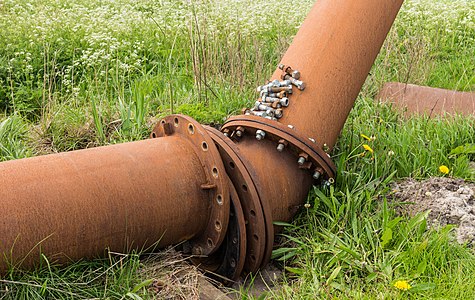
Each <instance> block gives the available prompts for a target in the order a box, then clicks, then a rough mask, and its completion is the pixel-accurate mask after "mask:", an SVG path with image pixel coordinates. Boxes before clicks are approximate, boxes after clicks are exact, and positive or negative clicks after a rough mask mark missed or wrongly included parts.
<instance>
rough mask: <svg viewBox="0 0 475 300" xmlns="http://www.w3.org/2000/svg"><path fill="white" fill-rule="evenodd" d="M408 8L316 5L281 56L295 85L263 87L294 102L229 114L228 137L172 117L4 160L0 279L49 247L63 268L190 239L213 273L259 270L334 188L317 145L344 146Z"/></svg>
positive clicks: (351, 2) (346, 1) (0, 171)
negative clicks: (109, 137) (92, 141)
mask: <svg viewBox="0 0 475 300" xmlns="http://www.w3.org/2000/svg"><path fill="white" fill-rule="evenodd" d="M401 3H402V0H385V1H381V0H339V1H334V0H321V1H318V2H317V3H316V4H315V6H314V7H313V9H312V10H311V12H310V14H309V16H308V17H307V19H306V21H305V23H304V24H303V25H302V27H301V29H300V30H299V32H298V33H297V35H296V37H295V39H294V42H293V43H292V45H291V46H290V48H289V49H288V51H287V52H286V54H285V56H284V57H283V59H282V64H283V66H281V68H282V69H284V70H285V72H287V74H288V76H286V75H285V74H284V78H286V79H288V83H287V84H286V86H280V87H278V86H268V87H266V91H263V92H264V93H268V94H267V96H268V97H271V98H273V97H284V94H285V95H286V96H289V97H290V103H289V102H288V101H287V100H288V99H286V100H285V101H284V100H282V99H280V100H279V99H277V100H276V99H268V100H269V101H271V102H275V101H279V103H280V101H281V100H282V103H281V105H282V108H281V109H277V104H275V107H274V108H275V110H274V112H275V114H273V116H274V117H275V118H274V117H270V119H269V118H265V117H259V116H258V115H259V114H256V115H255V116H251V115H249V116H248V115H240V116H236V117H231V118H230V119H229V120H228V121H227V122H226V123H225V124H224V125H223V128H222V129H221V132H219V131H217V130H214V129H212V128H209V127H207V128H204V127H202V126H201V125H200V124H198V123H197V122H196V121H195V120H193V119H192V118H190V117H187V116H182V115H172V116H168V117H165V118H164V119H162V120H161V121H160V122H159V123H158V124H157V125H156V126H155V128H154V129H153V131H152V133H151V139H149V140H146V141H140V142H132V143H125V144H120V145H113V146H107V147H99V148H95V149H88V150H81V151H74V152H69V153H62V154H55V155H49V156H43V157H37V158H31V159H23V160H18V161H10V162H5V163H1V164H0V182H1V184H2V186H1V189H0V211H1V213H2V214H3V215H2V219H1V221H0V224H1V227H0V255H2V257H3V256H5V259H2V258H0V273H1V272H5V271H6V269H7V267H8V264H9V263H12V264H13V265H15V266H19V265H21V266H20V267H21V268H23V269H25V268H30V267H32V266H34V265H35V264H37V263H38V261H39V257H40V252H41V253H43V254H45V255H46V256H47V257H49V258H50V259H53V260H56V261H58V262H68V261H69V260H76V259H80V258H83V257H85V258H91V257H95V256H101V255H103V254H104V250H105V249H106V248H108V249H110V250H112V251H117V252H122V251H130V250H131V249H139V250H140V249H144V248H148V247H151V246H157V247H163V246H166V245H170V244H176V243H179V242H182V241H187V242H185V243H183V249H184V251H185V252H188V253H189V252H191V253H192V254H193V259H192V260H193V261H194V262H195V263H197V264H198V265H199V266H200V267H201V268H203V269H204V270H206V271H207V272H210V273H217V274H216V275H217V277H220V276H224V277H226V278H228V279H229V280H234V279H236V278H237V276H238V275H239V274H240V273H241V272H242V271H243V270H244V272H255V271H257V270H258V269H259V268H260V267H262V266H264V265H265V264H267V263H268V261H269V260H270V257H271V253H272V249H273V242H274V235H275V233H276V232H279V231H280V230H281V228H279V227H278V226H274V225H273V224H274V222H276V221H283V222H290V221H291V220H292V218H293V217H294V215H295V213H296V212H297V211H298V209H299V208H300V207H302V206H303V204H304V201H305V199H306V198H307V194H308V192H309V190H310V188H311V187H312V185H318V184H324V185H328V184H331V183H332V182H333V179H334V177H335V175H336V174H335V173H336V168H335V166H334V164H333V162H332V161H331V159H330V158H329V156H328V155H327V153H325V152H324V151H323V147H322V146H323V144H327V146H328V147H329V148H332V147H333V145H334V144H335V142H336V139H337V137H338V134H339V132H340V130H341V128H342V126H343V124H344V122H345V120H346V117H347V115H348V113H349V111H350V109H351V107H352V106H353V103H354V101H355V99H356V96H357V94H358V92H359V90H360V88H361V85H362V84H363V82H364V79H365V78H366V75H367V73H368V71H369V69H370V67H371V65H372V63H373V61H374V59H375V57H376V55H377V53H378V51H379V49H380V47H381V44H382V43H383V41H384V38H385V36H386V34H387V32H388V30H389V28H390V27H391V24H392V22H393V21H394V18H395V16H396V14H397V12H398V10H399V8H400V6H401ZM281 73H282V70H281V69H278V71H276V73H274V75H273V79H277V78H279V76H280V74H281ZM296 80H302V81H296ZM289 82H290V83H289ZM278 84H279V83H278ZM292 85H293V86H295V88H292ZM287 92H288V93H287ZM290 92H292V94H290ZM277 93H280V94H277ZM274 94H275V95H274ZM287 104H289V105H288V107H287ZM257 105H258V106H259V105H260V104H259V103H257ZM263 105H264V106H263V108H264V109H266V110H268V107H269V106H266V105H265V104H263ZM284 108H285V109H284ZM246 111H248V110H244V111H243V113H246ZM279 113H283V117H282V118H281V119H279V121H277V120H276V119H277V118H279V116H278V114H279ZM260 115H264V114H260ZM268 117H269V116H268ZM157 241H158V243H156V242H157ZM229 280H227V281H225V282H226V283H230V282H231V281H229Z"/></svg>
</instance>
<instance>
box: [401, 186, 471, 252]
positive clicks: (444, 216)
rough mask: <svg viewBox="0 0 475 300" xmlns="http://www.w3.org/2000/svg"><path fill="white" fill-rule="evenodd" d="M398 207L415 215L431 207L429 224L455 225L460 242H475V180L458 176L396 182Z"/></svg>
mask: <svg viewBox="0 0 475 300" xmlns="http://www.w3.org/2000/svg"><path fill="white" fill-rule="evenodd" d="M392 198H393V201H395V202H398V203H399V204H398V206H397V208H396V209H397V211H398V212H399V213H400V214H402V215H409V216H414V215H416V214H417V213H419V212H425V211H428V210H429V211H430V213H429V216H428V224H429V226H431V227H433V228H438V227H441V226H445V225H449V224H450V225H455V226H456V229H455V230H454V233H455V235H456V239H457V241H458V242H459V243H468V244H469V245H475V183H469V182H466V181H464V180H462V179H454V178H437V177H434V178H429V179H427V180H424V181H415V180H413V179H407V180H405V181H401V182H398V183H395V184H394V186H393V195H392Z"/></svg>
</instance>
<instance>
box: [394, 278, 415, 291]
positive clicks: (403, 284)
mask: <svg viewBox="0 0 475 300" xmlns="http://www.w3.org/2000/svg"><path fill="white" fill-rule="evenodd" d="M394 287H395V288H397V289H399V290H403V291H406V290H409V289H410V288H412V286H411V285H410V284H409V282H407V281H406V280H398V281H396V282H395V283H394Z"/></svg>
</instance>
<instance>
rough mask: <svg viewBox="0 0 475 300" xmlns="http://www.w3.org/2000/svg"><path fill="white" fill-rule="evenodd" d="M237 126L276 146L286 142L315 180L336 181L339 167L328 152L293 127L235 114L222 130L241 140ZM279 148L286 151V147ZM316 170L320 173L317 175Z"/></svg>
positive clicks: (286, 145)
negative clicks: (272, 142)
mask: <svg viewBox="0 0 475 300" xmlns="http://www.w3.org/2000/svg"><path fill="white" fill-rule="evenodd" d="M238 127H241V128H245V129H246V130H245V132H246V134H253V135H255V136H256V137H260V139H262V138H266V139H270V140H272V141H274V142H275V143H276V145H280V144H282V145H284V147H285V149H287V150H285V151H290V152H292V153H293V154H294V155H295V156H296V157H298V158H299V160H298V167H299V168H301V169H308V170H309V172H310V174H311V175H313V176H314V178H315V181H316V182H319V181H321V180H327V181H330V182H332V181H334V178H335V176H336V167H335V164H334V163H333V161H332V160H331V159H330V157H329V156H328V154H327V153H326V152H325V151H323V149H322V148H321V147H319V146H318V145H317V144H316V142H314V141H313V140H311V139H309V138H305V137H302V136H301V135H300V134H299V133H298V132H297V131H295V130H293V128H292V127H291V126H285V125H283V124H282V123H279V122H277V121H273V120H267V119H264V118H260V117H256V116H235V117H231V118H229V119H228V121H226V123H224V125H223V127H222V128H221V131H223V132H225V133H227V134H228V135H229V136H230V137H231V138H235V139H239V137H237V136H236V135H235V134H233V133H234V132H235V131H236V129H237V128H238ZM279 151H283V149H282V150H279ZM296 164H297V163H296ZM317 172H318V174H319V175H318V176H315V174H316V173H317Z"/></svg>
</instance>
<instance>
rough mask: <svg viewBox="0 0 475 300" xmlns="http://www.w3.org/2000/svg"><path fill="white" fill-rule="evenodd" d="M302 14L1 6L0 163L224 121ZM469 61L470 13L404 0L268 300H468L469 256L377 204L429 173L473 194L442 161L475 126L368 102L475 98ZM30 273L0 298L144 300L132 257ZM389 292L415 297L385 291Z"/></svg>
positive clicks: (417, 220)
mask: <svg viewBox="0 0 475 300" xmlns="http://www.w3.org/2000/svg"><path fill="white" fill-rule="evenodd" d="M300 3H301V5H300V6H293V5H288V2H286V1H283V0H258V1H239V2H238V1H226V2H221V1H211V2H209V1H208V2H205V1H198V2H193V1H192V2H188V1H178V0H168V1H159V2H157V1H151V0H140V1H130V0H120V1H112V0H109V1H85V0H78V1H74V2H72V1H66V0H55V1H53V0H48V1H26V0H6V1H3V2H1V3H0V29H1V30H0V161H3V160H9V159H17V158H23V157H28V156H34V155H40V154H46V153H53V152H59V151H70V150H75V149H82V148H87V147H94V146H98V145H106V144H112V143H119V142H125V141H132V140H140V139H143V138H145V137H147V136H148V134H149V131H150V128H151V127H152V126H153V125H154V124H155V123H156V121H157V120H158V119H159V118H160V117H162V116H164V115H167V114H170V113H184V114H188V115H190V116H192V117H194V118H196V119H197V120H198V121H200V122H203V123H221V122H223V120H224V119H225V118H226V117H227V116H229V115H231V114H234V113H236V112H238V111H239V110H240V109H241V108H242V107H244V106H246V105H250V103H252V99H254V98H255V95H254V90H255V86H256V85H258V84H259V83H262V82H263V81H264V80H265V79H266V78H267V77H268V76H269V75H270V74H271V73H272V71H273V70H274V68H275V66H276V64H277V63H278V61H279V58H280V57H281V55H282V53H283V52H284V51H285V49H286V48H287V46H288V45H289V43H290V42H291V40H292V36H293V35H294V34H295V33H296V32H297V29H298V25H299V24H300V23H301V22H302V20H303V18H304V17H305V15H306V12H307V11H308V10H309V9H310V7H311V4H312V1H309V0H308V1H307V0H305V1H303V2H300ZM265 7H273V9H272V11H273V13H272V14H269V13H268V11H267V10H266V9H263V8H265ZM282 24H287V25H286V26H282ZM474 53H475V2H474V1H468V0H466V1H464V0H456V1H449V0H437V1H429V0H420V1H416V0H408V1H406V3H405V4H404V6H403V8H402V10H401V12H400V14H399V16H398V18H397V20H396V22H395V25H394V27H393V29H392V30H391V32H390V34H389V35H388V38H387V40H386V42H385V44H384V46H383V48H382V50H381V53H380V55H379V56H378V58H377V60H376V62H375V65H374V66H373V69H372V71H371V74H370V75H369V77H368V79H367V81H366V83H365V85H364V87H363V89H362V92H361V93H360V96H359V98H358V100H357V102H356V104H355V108H354V109H353V111H352V112H351V114H350V117H349V119H348V121H347V123H346V125H345V128H344V129H343V131H342V134H341V137H340V139H339V141H338V143H337V145H336V147H335V149H334V150H333V159H334V161H335V163H336V164H337V167H338V179H337V182H336V184H335V185H334V187H332V188H331V189H322V190H318V189H315V190H314V191H313V192H312V193H311V194H310V195H309V200H308V201H309V204H310V208H308V209H306V210H305V211H303V212H302V213H301V214H300V215H299V216H298V217H297V218H296V220H295V221H294V223H293V224H292V225H289V226H287V230H286V231H285V234H284V235H285V236H284V238H283V242H282V245H281V249H282V250H279V251H277V252H275V253H274V254H275V257H276V259H278V260H280V261H281V263H282V264H283V266H284V267H285V268H286V270H287V272H286V275H285V276H286V279H285V282H284V283H283V286H282V288H281V289H279V290H277V291H274V292H272V293H269V294H268V296H269V297H273V298H277V299H280V298H284V299H294V298H301V299H308V298H310V299H313V298H316V297H318V298H368V299H373V298H376V299H381V298H384V299H393V298H417V299H418V298H444V299H447V298H451V299H453V298H460V299H473V298H475V281H474V280H473V279H472V278H473V277H474V276H475V255H474V253H473V249H471V248H469V247H467V246H466V245H458V244H456V243H454V242H453V241H452V240H453V239H452V233H451V228H449V227H446V228H442V229H441V230H439V231H436V230H434V229H429V228H427V224H426V220H425V217H426V215H425V214H421V215H419V216H416V217H414V218H412V219H406V218H400V217H398V216H396V215H395V212H394V207H393V206H394V204H392V203H391V202H388V201H387V200H388V199H387V197H388V195H390V193H391V183H392V182H394V181H396V180H399V179H402V178H405V177H413V178H416V179H424V178H427V177H430V176H439V175H441V174H440V173H439V171H438V167H439V166H440V165H442V164H444V165H447V166H448V167H449V168H450V174H449V175H448V176H453V177H461V178H465V179H467V180H472V181H473V180H475V177H474V176H475V175H474V174H473V172H471V171H470V169H469V166H468V164H469V162H470V160H472V161H473V160H474V159H475V156H474V154H473V153H466V154H463V153H462V154H457V155H454V154H451V151H452V149H454V148H456V147H458V146H461V145H464V144H470V143H472V144H473V143H475V118H474V117H469V118H462V117H456V118H454V119H450V120H446V119H433V120H431V119H427V118H423V117H414V118H411V119H409V120H406V119H404V118H402V116H401V115H399V114H398V113H396V112H394V111H393V110H392V109H391V108H390V107H388V106H387V105H383V104H378V103H374V102H373V101H372V99H373V96H374V95H375V94H376V92H377V91H378V89H379V88H380V87H381V86H382V84H383V83H384V82H387V81H400V82H409V83H415V84H422V85H429V86H434V87H442V88H450V89H457V90H463V91H475V55H474ZM361 134H364V135H366V136H369V137H371V136H374V137H375V139H372V140H371V141H367V140H365V139H364V138H363V137H362V136H361ZM363 144H367V145H369V146H370V147H371V148H372V149H373V150H374V154H372V153H370V152H368V151H365V150H364V148H363ZM362 153H365V154H364V155H363V156H362ZM42 263H43V266H44V267H43V268H40V269H38V270H36V271H33V272H21V271H18V270H12V272H11V273H10V274H8V275H7V276H6V277H4V278H2V280H3V281H0V297H3V298H5V299H44V298H47V299H57V298H63V299H78V298H86V299H90V298H108V299H129V298H130V299H138V298H137V297H139V296H140V297H142V298H145V299H146V298H150V297H152V295H151V294H147V293H146V292H145V289H144V285H146V283H147V282H148V281H147V279H150V278H155V277H153V276H152V275H150V277H147V276H144V275H143V274H142V273H140V270H141V269H142V268H143V262H142V261H141V260H140V257H139V256H138V255H135V254H131V255H128V256H122V255H114V254H111V256H110V257H109V258H108V259H104V260H95V261H87V262H86V261H83V262H78V263H75V264H73V265H70V266H67V267H60V266H55V265H50V264H48V262H47V260H46V259H44V260H43V262H42ZM154 276H155V275H154ZM400 279H403V280H408V281H410V283H411V285H413V289H411V291H410V292H400V291H398V290H397V289H395V288H394V287H392V284H393V283H394V282H395V281H396V280H400ZM246 297H247V296H246V295H243V298H246Z"/></svg>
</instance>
